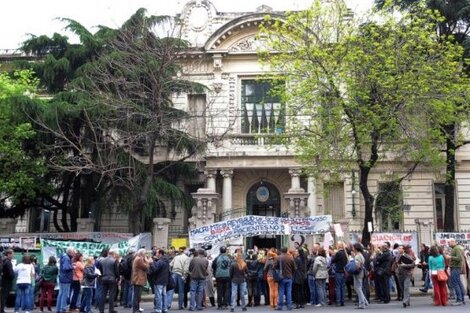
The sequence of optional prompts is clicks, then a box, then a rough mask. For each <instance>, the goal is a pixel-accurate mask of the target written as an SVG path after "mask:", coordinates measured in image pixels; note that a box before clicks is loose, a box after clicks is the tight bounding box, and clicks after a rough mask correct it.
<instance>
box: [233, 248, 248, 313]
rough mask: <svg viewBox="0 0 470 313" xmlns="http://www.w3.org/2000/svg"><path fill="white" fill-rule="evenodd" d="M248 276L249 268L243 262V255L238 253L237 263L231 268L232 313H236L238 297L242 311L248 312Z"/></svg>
mask: <svg viewBox="0 0 470 313" xmlns="http://www.w3.org/2000/svg"><path fill="white" fill-rule="evenodd" d="M247 274H248V267H247V264H246V262H245V261H244V260H243V255H242V253H241V252H238V253H237V254H236V256H235V262H233V263H232V264H231V266H230V281H231V284H232V296H231V305H230V312H234V311H235V306H236V304H237V296H238V297H240V300H241V306H242V311H246V299H245V294H246V279H245V277H246V276H247Z"/></svg>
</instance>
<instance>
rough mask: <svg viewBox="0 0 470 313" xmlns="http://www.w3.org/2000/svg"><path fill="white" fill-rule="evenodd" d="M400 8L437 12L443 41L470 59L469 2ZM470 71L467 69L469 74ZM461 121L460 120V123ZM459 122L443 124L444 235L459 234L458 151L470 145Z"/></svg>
mask: <svg viewBox="0 0 470 313" xmlns="http://www.w3.org/2000/svg"><path fill="white" fill-rule="evenodd" d="M391 2H392V3H393V4H394V5H397V6H398V7H399V8H400V9H401V10H408V11H410V12H413V11H414V10H415V7H416V5H418V4H425V5H426V7H428V8H429V9H432V10H436V11H437V12H439V13H440V15H441V17H442V18H441V19H440V20H439V21H438V22H437V27H436V30H437V34H438V36H439V38H440V40H444V41H447V40H451V41H455V42H457V43H459V44H461V45H462V46H463V47H464V49H465V51H464V55H463V56H464V57H466V58H468V56H469V55H470V37H469V35H470V23H469V22H470V3H469V1H468V0H454V1H444V0H394V1H391ZM375 4H376V7H377V8H378V9H386V10H388V9H390V8H393V6H390V5H389V4H387V3H386V1H384V0H376V1H375ZM468 72H469V68H468V66H467V67H466V73H467V74H468ZM467 109H468V108H467V107H466V105H465V104H459V110H457V111H456V112H455V113H456V114H457V115H461V114H462V112H465V111H466V110H467ZM459 119H460V118H459V117H458V116H456V120H457V121H458V120H459ZM457 121H454V120H453V121H450V122H449V121H447V122H446V123H443V124H441V131H442V132H443V135H444V136H445V138H446V142H445V146H444V149H443V150H444V151H445V155H446V177H445V214H444V229H443V230H444V231H446V232H452V231H456V230H457V229H456V226H455V183H456V180H455V168H456V165H457V162H456V157H455V154H456V151H457V150H458V149H459V148H460V147H461V146H462V145H464V144H467V143H468V142H466V141H463V140H462V139H461V138H460V136H459V135H458V123H457Z"/></svg>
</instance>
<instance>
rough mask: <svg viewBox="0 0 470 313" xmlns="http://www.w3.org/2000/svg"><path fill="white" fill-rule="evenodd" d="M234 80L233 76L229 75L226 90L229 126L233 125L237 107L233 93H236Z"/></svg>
mask: <svg viewBox="0 0 470 313" xmlns="http://www.w3.org/2000/svg"><path fill="white" fill-rule="evenodd" d="M236 85H237V84H236V79H235V76H234V75H230V78H229V80H228V90H229V100H228V110H229V121H230V125H234V124H235V119H236V116H237V114H236V113H237V106H236V101H235V93H236V92H237V90H236V89H237V88H236V87H237V86H236Z"/></svg>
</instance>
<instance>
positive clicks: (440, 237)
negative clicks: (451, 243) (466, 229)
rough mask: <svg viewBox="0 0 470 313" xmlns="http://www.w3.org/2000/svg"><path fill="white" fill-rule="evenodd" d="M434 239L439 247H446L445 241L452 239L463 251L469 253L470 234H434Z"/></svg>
mask: <svg viewBox="0 0 470 313" xmlns="http://www.w3.org/2000/svg"><path fill="white" fill-rule="evenodd" d="M435 237H436V241H437V243H438V244H439V245H441V246H447V239H450V238H454V239H455V241H457V243H458V244H459V245H461V246H462V247H463V248H464V249H465V250H468V251H470V233H436V234H435Z"/></svg>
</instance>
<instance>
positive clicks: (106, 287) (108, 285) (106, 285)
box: [100, 280, 117, 313]
mask: <svg viewBox="0 0 470 313" xmlns="http://www.w3.org/2000/svg"><path fill="white" fill-rule="evenodd" d="M101 285H102V288H103V294H102V295H101V301H100V313H104V303H105V302H106V296H107V295H108V292H109V297H108V299H109V313H113V311H114V299H115V298H116V292H117V282H116V281H115V280H112V281H108V280H102V281H101Z"/></svg>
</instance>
